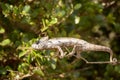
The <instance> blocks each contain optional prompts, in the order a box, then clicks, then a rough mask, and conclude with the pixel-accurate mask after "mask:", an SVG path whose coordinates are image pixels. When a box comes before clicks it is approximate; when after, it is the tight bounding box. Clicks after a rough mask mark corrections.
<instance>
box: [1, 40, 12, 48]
mask: <svg viewBox="0 0 120 80" xmlns="http://www.w3.org/2000/svg"><path fill="white" fill-rule="evenodd" d="M10 43H11V41H10V39H5V40H3V41H2V42H1V43H0V45H2V46H6V45H9V44H10Z"/></svg>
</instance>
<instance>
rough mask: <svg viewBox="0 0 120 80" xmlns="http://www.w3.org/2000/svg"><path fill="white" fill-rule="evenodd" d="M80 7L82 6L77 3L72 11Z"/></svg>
mask: <svg viewBox="0 0 120 80" xmlns="http://www.w3.org/2000/svg"><path fill="white" fill-rule="evenodd" d="M81 7H82V5H81V4H80V3H78V4H76V5H75V6H74V9H76V10H77V9H80V8H81Z"/></svg>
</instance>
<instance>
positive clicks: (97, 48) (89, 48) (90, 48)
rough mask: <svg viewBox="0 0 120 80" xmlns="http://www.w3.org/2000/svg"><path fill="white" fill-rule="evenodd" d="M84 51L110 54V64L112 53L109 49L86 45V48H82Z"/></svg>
mask: <svg viewBox="0 0 120 80" xmlns="http://www.w3.org/2000/svg"><path fill="white" fill-rule="evenodd" d="M83 50H84V51H104V52H108V53H110V62H112V61H113V60H112V58H113V51H112V50H111V49H110V48H109V47H105V46H100V45H94V44H90V43H89V44H87V46H85V47H83Z"/></svg>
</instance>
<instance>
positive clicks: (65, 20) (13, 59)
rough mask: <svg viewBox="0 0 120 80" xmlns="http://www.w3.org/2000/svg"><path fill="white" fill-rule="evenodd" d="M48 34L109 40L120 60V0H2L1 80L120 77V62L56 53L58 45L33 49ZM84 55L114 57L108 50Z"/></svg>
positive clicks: (104, 42) (108, 79) (106, 79)
mask: <svg viewBox="0 0 120 80" xmlns="http://www.w3.org/2000/svg"><path fill="white" fill-rule="evenodd" d="M44 36H49V37H50V38H53V37H75V38H81V39H84V40H86V41H88V42H91V43H94V44H100V45H104V46H108V47H110V48H111V49H112V50H113V52H114V57H116V58H117V59H118V60H120V1H119V0H0V80H5V79H7V80H119V79H120V65H119V64H118V65H111V64H96V65H95V64H93V65H92V64H86V63H85V62H84V61H82V60H78V59H76V58H75V57H71V58H63V59H58V58H55V57H53V56H54V55H55V51H50V50H41V51H37V50H32V49H29V48H30V47H31V44H33V43H34V42H35V41H37V40H39V39H40V38H41V37H44ZM25 47H27V48H25ZM88 53H89V54H88ZM82 56H84V57H85V58H87V59H88V60H89V61H106V60H109V54H106V53H105V52H83V53H82Z"/></svg>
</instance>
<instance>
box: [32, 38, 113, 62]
mask: <svg viewBox="0 0 120 80" xmlns="http://www.w3.org/2000/svg"><path fill="white" fill-rule="evenodd" d="M62 47H73V50H72V51H71V52H70V53H69V54H68V55H67V56H71V55H74V53H75V52H77V55H78V57H80V53H81V52H82V51H104V52H108V53H110V62H113V61H115V60H114V59H113V51H112V50H111V49H110V48H109V47H106V46H101V45H96V44H92V43H89V42H87V41H85V40H82V39H78V38H71V37H59V38H51V39H49V38H48V37H43V38H41V39H40V40H39V41H37V42H36V43H34V44H32V48H33V49H36V50H43V49H50V50H51V49H56V50H57V51H58V52H59V53H60V58H63V57H64V56H65V55H66V54H65V53H64V52H63V50H62ZM82 59H83V60H84V61H86V62H87V60H85V59H84V58H82Z"/></svg>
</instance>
